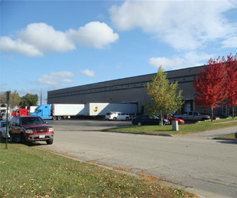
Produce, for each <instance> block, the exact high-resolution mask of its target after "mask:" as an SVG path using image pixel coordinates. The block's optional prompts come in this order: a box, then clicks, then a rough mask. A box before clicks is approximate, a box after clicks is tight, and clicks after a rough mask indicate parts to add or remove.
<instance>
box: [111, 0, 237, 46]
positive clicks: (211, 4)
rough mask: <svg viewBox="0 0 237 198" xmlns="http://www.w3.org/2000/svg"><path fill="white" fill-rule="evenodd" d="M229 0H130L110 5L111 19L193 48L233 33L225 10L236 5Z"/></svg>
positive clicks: (120, 25) (121, 27) (236, 27)
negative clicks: (119, 4) (117, 4)
mask: <svg viewBox="0 0 237 198" xmlns="http://www.w3.org/2000/svg"><path fill="white" fill-rule="evenodd" d="M236 7H237V4H236V3H234V1H231V0H221V1H214V0H202V1H194V0H185V1H171V0H167V1H162V0H156V1H148V0H147V1H131V0H126V1H125V2H124V3H123V4H122V5H121V6H113V7H111V8H110V16H111V20H112V22H113V24H114V26H115V27H116V28H118V29H119V30H122V31H126V30H131V29H134V28H141V29H142V30H143V31H144V32H146V33H149V34H152V35H154V36H155V37H156V38H157V39H159V40H161V41H164V42H166V43H168V44H169V45H171V46H172V47H173V48H175V49H178V50H195V49H197V48H199V47H203V46H204V45H205V44H206V42H208V41H214V40H216V39H224V38H226V37H227V36H228V35H233V33H234V32H235V33H236V30H237V25H236V24H234V23H232V24H230V23H229V22H228V20H227V18H226V17H225V16H224V14H225V12H227V11H228V10H230V9H232V8H236Z"/></svg>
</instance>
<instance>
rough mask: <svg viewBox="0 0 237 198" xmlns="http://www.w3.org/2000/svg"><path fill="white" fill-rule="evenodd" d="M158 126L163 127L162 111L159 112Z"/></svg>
mask: <svg viewBox="0 0 237 198" xmlns="http://www.w3.org/2000/svg"><path fill="white" fill-rule="evenodd" d="M160 126H163V115H162V111H160Z"/></svg>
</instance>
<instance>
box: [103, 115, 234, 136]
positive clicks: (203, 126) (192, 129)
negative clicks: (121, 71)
mask: <svg viewBox="0 0 237 198" xmlns="http://www.w3.org/2000/svg"><path fill="white" fill-rule="evenodd" d="M231 126H237V118H234V119H220V120H213V121H202V122H198V123H194V124H184V125H179V131H172V125H165V126H159V125H153V126H130V127H122V128H112V129H106V130H104V131H114V132H131V133H141V134H166V135H185V134H190V133H196V132H204V131H209V130H214V129H221V128H226V127H231Z"/></svg>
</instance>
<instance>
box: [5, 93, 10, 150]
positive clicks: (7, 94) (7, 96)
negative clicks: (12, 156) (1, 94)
mask: <svg viewBox="0 0 237 198" xmlns="http://www.w3.org/2000/svg"><path fill="white" fill-rule="evenodd" d="M6 99H7V111H6V144H5V148H6V149H7V141H8V135H7V134H8V107H9V100H10V91H7V92H6Z"/></svg>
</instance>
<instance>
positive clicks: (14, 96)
mask: <svg viewBox="0 0 237 198" xmlns="http://www.w3.org/2000/svg"><path fill="white" fill-rule="evenodd" d="M20 102H21V97H20V96H19V94H18V93H17V92H16V91H14V92H13V93H12V92H10V101H9V106H10V108H14V107H15V106H19V104H20ZM0 103H7V99H6V92H3V93H2V94H0Z"/></svg>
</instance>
